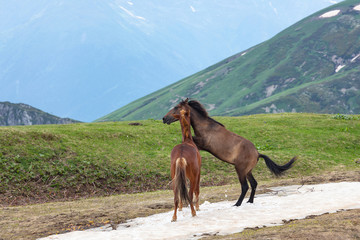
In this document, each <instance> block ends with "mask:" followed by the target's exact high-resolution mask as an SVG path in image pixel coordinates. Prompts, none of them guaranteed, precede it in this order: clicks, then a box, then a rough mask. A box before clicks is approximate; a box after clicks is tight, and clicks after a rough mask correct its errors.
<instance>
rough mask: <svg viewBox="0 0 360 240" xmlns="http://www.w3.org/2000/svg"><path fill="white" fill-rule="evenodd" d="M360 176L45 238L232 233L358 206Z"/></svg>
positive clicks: (77, 239)
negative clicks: (239, 202)
mask: <svg viewBox="0 0 360 240" xmlns="http://www.w3.org/2000/svg"><path fill="white" fill-rule="evenodd" d="M359 199H360V182H342V183H328V184H319V185H304V186H299V185H297V186H286V187H276V188H272V192H270V193H267V194H261V195H260V194H259V195H256V198H255V203H253V204H250V203H245V201H244V203H243V205H242V206H240V207H233V206H232V205H233V204H234V201H231V202H229V201H224V202H218V203H209V202H205V203H204V204H202V205H201V206H200V211H198V212H197V216H196V217H191V213H190V210H189V208H184V209H183V211H182V212H178V221H177V222H171V217H172V214H173V211H169V212H167V213H160V214H155V215H152V216H149V217H143V218H136V219H132V220H129V221H128V222H127V223H123V224H120V225H118V228H117V230H112V229H111V227H110V226H105V227H102V228H96V229H90V230H87V231H76V232H70V233H66V234H61V235H52V236H49V237H47V238H43V239H42V240H55V239H58V240H80V239H84V240H85V239H86V240H100V239H198V238H200V237H201V236H202V235H203V234H204V233H207V234H209V233H210V234H219V235H225V234H231V233H236V232H241V231H243V230H244V228H253V227H262V226H274V225H281V224H282V223H283V220H290V219H302V218H305V217H306V216H309V215H319V214H323V213H327V212H336V211H337V210H339V209H356V208H360V201H359Z"/></svg>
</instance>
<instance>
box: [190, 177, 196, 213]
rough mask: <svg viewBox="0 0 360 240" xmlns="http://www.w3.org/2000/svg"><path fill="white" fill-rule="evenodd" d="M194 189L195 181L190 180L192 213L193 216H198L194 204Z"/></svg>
mask: <svg viewBox="0 0 360 240" xmlns="http://www.w3.org/2000/svg"><path fill="white" fill-rule="evenodd" d="M194 189H195V181H190V190H189V198H190V208H191V215H192V216H193V217H195V216H196V211H195V208H194V204H193V197H194Z"/></svg>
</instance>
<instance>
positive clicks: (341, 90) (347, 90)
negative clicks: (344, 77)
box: [340, 86, 358, 94]
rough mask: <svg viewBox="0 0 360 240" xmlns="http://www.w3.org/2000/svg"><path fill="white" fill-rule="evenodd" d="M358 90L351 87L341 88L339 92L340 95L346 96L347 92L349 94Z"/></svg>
mask: <svg viewBox="0 0 360 240" xmlns="http://www.w3.org/2000/svg"><path fill="white" fill-rule="evenodd" d="M357 90H358V89H357V88H356V87H354V86H353V87H351V88H342V89H340V92H341V93H342V94H346V93H347V92H349V91H354V92H356V91H357Z"/></svg>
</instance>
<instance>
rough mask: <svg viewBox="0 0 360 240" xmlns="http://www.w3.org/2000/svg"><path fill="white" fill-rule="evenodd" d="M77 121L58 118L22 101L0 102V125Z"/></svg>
mask: <svg viewBox="0 0 360 240" xmlns="http://www.w3.org/2000/svg"><path fill="white" fill-rule="evenodd" d="M77 122H79V121H76V120H73V119H70V118H60V117H56V116H54V115H51V114H48V113H45V112H43V111H41V110H39V109H37V108H34V107H31V106H29V105H27V104H23V103H18V104H14V103H10V102H0V126H15V125H39V124H69V123H77Z"/></svg>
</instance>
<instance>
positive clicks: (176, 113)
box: [163, 98, 190, 124]
mask: <svg viewBox="0 0 360 240" xmlns="http://www.w3.org/2000/svg"><path fill="white" fill-rule="evenodd" d="M188 101H189V99H188V98H187V99H185V100H183V101H181V102H180V103H179V104H178V105H176V106H175V107H173V108H172V109H171V110H170V111H169V112H168V113H167V114H166V115H165V116H164V117H163V123H167V124H171V123H173V122H176V121H178V120H179V119H180V114H181V110H183V112H182V113H183V114H185V115H186V114H187V115H188V116H189V117H190V107H189V105H188Z"/></svg>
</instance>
